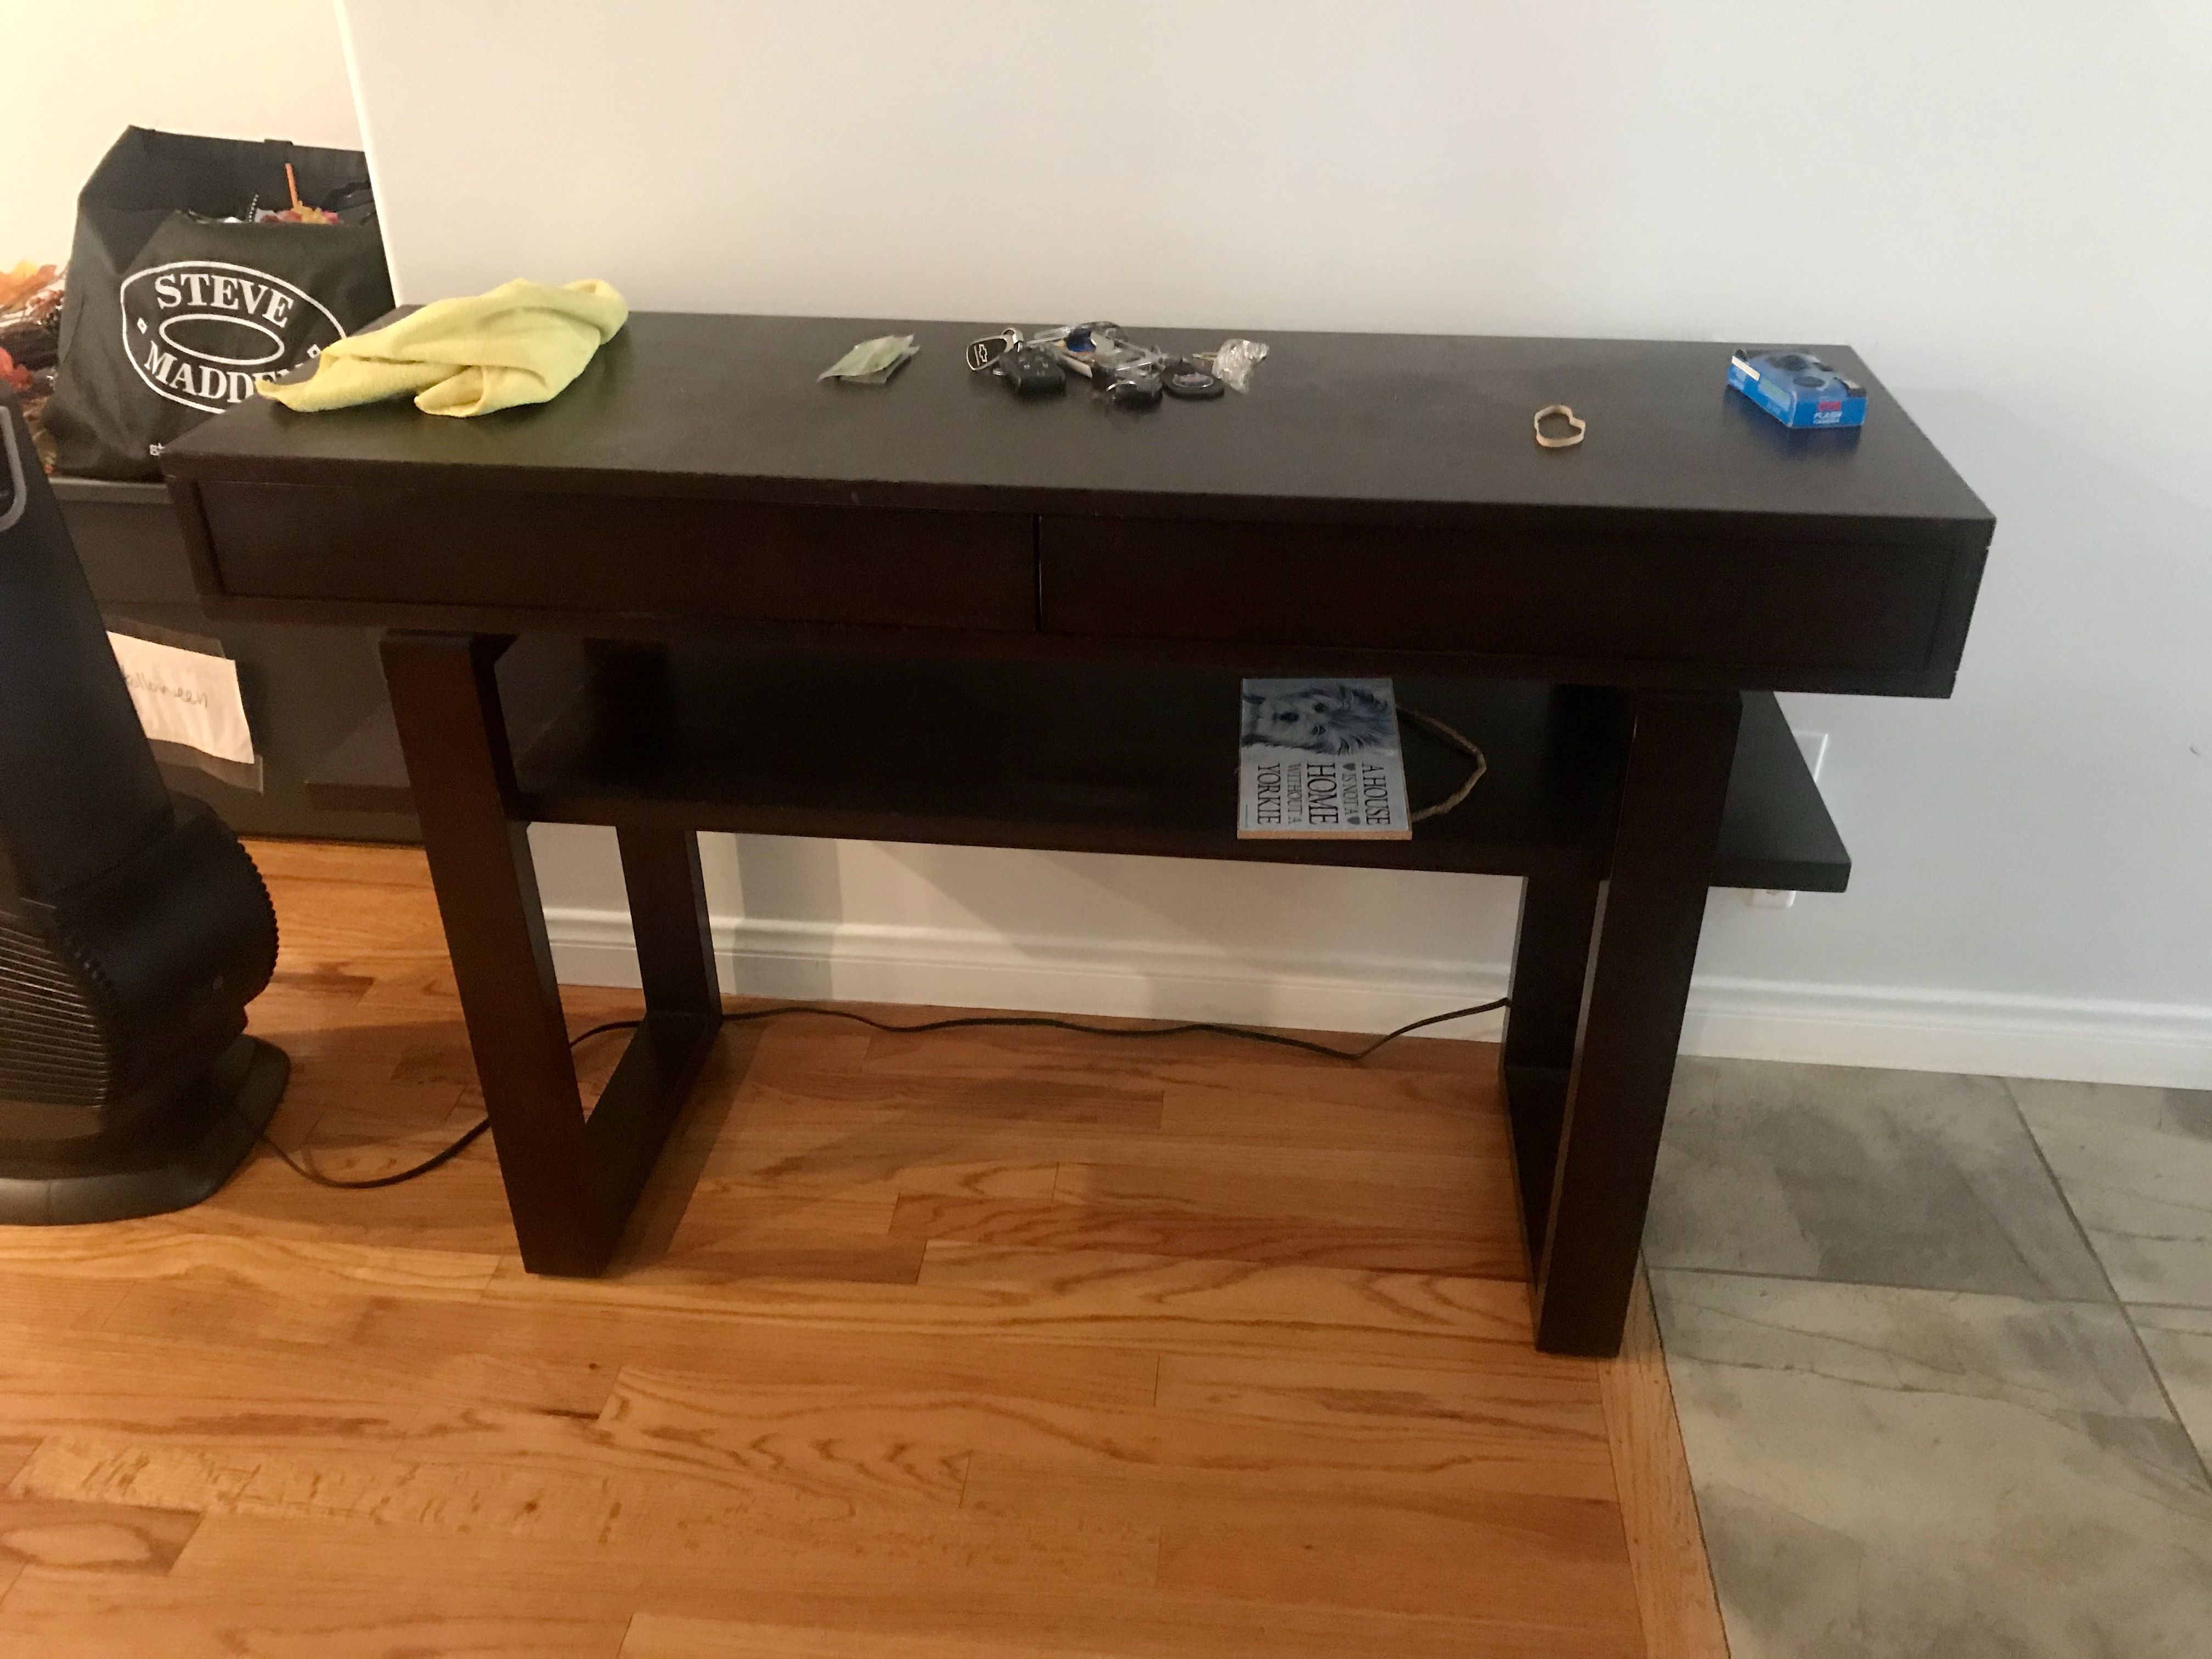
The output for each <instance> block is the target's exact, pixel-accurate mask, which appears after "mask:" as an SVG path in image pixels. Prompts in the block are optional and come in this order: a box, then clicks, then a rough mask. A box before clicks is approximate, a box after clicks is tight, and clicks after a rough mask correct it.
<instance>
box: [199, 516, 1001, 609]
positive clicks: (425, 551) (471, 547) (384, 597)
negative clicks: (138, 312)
mask: <svg viewBox="0 0 2212 1659" xmlns="http://www.w3.org/2000/svg"><path fill="white" fill-rule="evenodd" d="M199 495H200V501H201V503H202V511H203V513H204V514H205V518H206V523H207V530H208V539H209V543H210V550H211V553H212V556H213V558H214V562H215V565H216V571H217V572H218V574H219V575H220V578H221V581H222V589H223V592H225V593H227V594H230V595H232V596H234V597H240V598H258V599H313V600H324V601H335V602H337V603H341V604H345V603H351V604H356V605H360V606H361V607H362V610H363V611H369V612H373V611H374V610H375V609H376V608H377V607H378V606H379V605H406V606H408V607H410V609H413V610H416V611H419V610H420V609H422V607H426V606H427V607H437V606H441V605H451V606H455V607H468V608H471V609H495V610H505V611H518V610H523V611H527V610H543V611H570V612H575V611H594V612H604V611H619V612H623V613H628V614H632V615H635V614H641V613H643V614H654V615H664V616H669V617H688V618H698V619H700V620H702V621H703V620H726V621H738V622H804V623H860V624H866V623H878V624H887V625H897V626H906V627H922V628H957V629H984V630H994V631H1017V630H1018V631H1022V632H1029V631H1032V630H1034V629H1035V628H1036V542H1035V529H1034V524H1033V521H1032V520H1030V518H1029V517H1028V516H1027V515H1026V514H1023V513H932V512H906V511H898V510H885V509H874V508H862V507H782V506H776V505H773V504H768V503H763V502H757V501H725V500H714V499H707V498H698V497H684V496H675V497H671V496H653V497H635V496H627V495H546V494H540V493H538V492H534V491H532V492H528V493H523V492H517V493H513V494H501V493H498V492H494V491H487V490H481V489H470V490H459V489H453V490H447V489H435V488H431V489H405V488H391V489H385V488H363V487H358V486H351V485H334V484H281V483H236V482H228V481H225V480H221V479H209V480H206V481H204V482H203V483H201V484H200V486H199Z"/></svg>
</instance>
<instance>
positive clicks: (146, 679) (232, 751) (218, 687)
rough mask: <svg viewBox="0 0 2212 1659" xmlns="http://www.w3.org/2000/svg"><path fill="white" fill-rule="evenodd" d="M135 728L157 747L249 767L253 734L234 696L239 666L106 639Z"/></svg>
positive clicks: (121, 637)
mask: <svg viewBox="0 0 2212 1659" xmlns="http://www.w3.org/2000/svg"><path fill="white" fill-rule="evenodd" d="M107 642H108V644H109V645H110V646H112V647H113V648H114V651H115V660H116V662H117V663H118V664H119V665H121V667H122V669H123V683H124V684H125V685H128V686H129V687H130V688H131V702H133V703H135V704H136V705H137V709H138V724H139V725H141V726H144V727H145V728H146V735H147V736H148V737H149V738H153V739H154V740H155V742H157V743H175V744H183V745H184V746H185V748H187V749H197V750H199V751H200V753H202V754H203V755H212V756H214V757H216V759H217V760H227V761H236V762H237V763H239V764H240V765H241V766H251V765H252V763H253V734H252V732H249V731H248V730H247V729H246V702H245V700H244V699H243V698H241V697H240V696H239V694H238V665H237V664H236V663H234V662H233V661H232V660H231V659H229V658H228V657H216V656H210V655H209V654H207V653H205V652H201V651H183V650H179V648H178V647H175V646H173V645H156V644H155V643H154V641H151V640H138V639H133V638H131V635H128V634H110V635H108V636H107Z"/></svg>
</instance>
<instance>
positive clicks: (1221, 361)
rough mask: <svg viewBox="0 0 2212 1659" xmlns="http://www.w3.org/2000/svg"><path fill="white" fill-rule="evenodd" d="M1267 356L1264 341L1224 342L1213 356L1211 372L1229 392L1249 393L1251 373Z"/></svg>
mask: <svg viewBox="0 0 2212 1659" xmlns="http://www.w3.org/2000/svg"><path fill="white" fill-rule="evenodd" d="M1264 356H1267V343H1266V342H1265V341H1261V340H1224V341H1223V342H1222V343H1221V349H1219V350H1218V351H1216V352H1215V353H1214V354H1213V359H1212V362H1213V372H1214V373H1215V374H1218V375H1219V376H1220V377H1221V380H1222V384H1223V385H1225V386H1227V387H1228V388H1229V389H1230V390H1231V392H1249V391H1250V390H1251V389H1252V371H1253V369H1254V368H1257V367H1258V366H1259V362H1260V360H1261V358H1262V357H1264Z"/></svg>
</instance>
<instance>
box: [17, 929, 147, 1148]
mask: <svg viewBox="0 0 2212 1659" xmlns="http://www.w3.org/2000/svg"><path fill="white" fill-rule="evenodd" d="M107 1002H108V998H107V997H106V995H105V994H103V989H102V987H101V985H100V980H99V978H98V976H97V975H95V974H94V973H93V972H92V970H91V969H90V968H89V967H88V965H87V964H86V963H82V961H79V960H77V959H76V958H75V957H74V956H73V954H72V953H71V952H70V950H69V948H68V943H67V941H66V940H65V939H63V938H61V937H59V936H58V934H57V933H55V932H53V931H52V930H51V929H49V928H46V927H40V926H38V925H37V924H36V923H35V922H33V921H29V920H27V919H26V918H23V917H20V916H11V915H6V914H5V913H0V1099H12V1100H24V1101H36V1102H39V1103H42V1104H46V1105H53V1106H99V1105H103V1104H105V1103H106V1102H107V1101H108V1100H109V1099H111V1098H112V1096H113V1093H114V1085H115V1082H116V1073H117V1070H118V1062H119V1061H120V1060H121V1054H120V1053H119V1047H120V1045H119V1044H118V1042H117V1041H116V1039H115V1032H116V1022H115V1020H114V1019H113V1018H112V1014H111V1012H110V1011H109V1009H108V1007H107V1006H106V1005H107Z"/></svg>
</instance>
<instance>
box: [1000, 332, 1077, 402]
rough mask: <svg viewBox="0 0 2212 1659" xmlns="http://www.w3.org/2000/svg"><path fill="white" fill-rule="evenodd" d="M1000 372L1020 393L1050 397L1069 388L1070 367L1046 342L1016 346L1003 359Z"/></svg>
mask: <svg viewBox="0 0 2212 1659" xmlns="http://www.w3.org/2000/svg"><path fill="white" fill-rule="evenodd" d="M999 374H1000V375H1001V376H1002V377H1003V378H1004V379H1005V380H1006V384H1007V385H1008V386H1012V387H1013V389H1014V392H1015V393H1016V395H1017V396H1019V397H1024V398H1037V397H1049V396H1050V395H1051V394H1052V393H1054V392H1065V391H1066V390H1067V371H1066V369H1064V368H1061V367H1060V362H1059V360H1058V359H1057V358H1055V357H1054V356H1053V355H1052V354H1051V353H1050V352H1048V351H1047V350H1046V349H1044V348H1043V347H1042V346H1032V345H1024V346H1016V347H1015V348H1014V349H1012V351H1009V352H1008V353H1006V356H1003V357H1001V358H1000V359H999Z"/></svg>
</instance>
